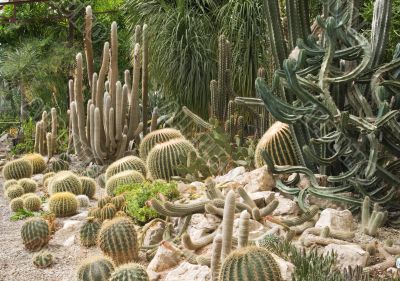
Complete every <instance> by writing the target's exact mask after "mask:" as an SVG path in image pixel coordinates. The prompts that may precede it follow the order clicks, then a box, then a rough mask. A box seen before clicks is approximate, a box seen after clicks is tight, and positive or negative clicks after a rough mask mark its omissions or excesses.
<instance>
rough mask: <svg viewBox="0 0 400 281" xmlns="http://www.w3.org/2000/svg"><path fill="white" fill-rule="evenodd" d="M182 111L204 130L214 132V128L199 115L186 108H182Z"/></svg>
mask: <svg viewBox="0 0 400 281" xmlns="http://www.w3.org/2000/svg"><path fill="white" fill-rule="evenodd" d="M182 111H183V112H184V113H185V114H186V116H188V117H189V118H191V119H192V120H193V122H194V123H195V124H196V125H198V126H199V127H201V128H204V129H206V130H212V129H213V126H212V125H211V124H210V123H208V122H207V121H205V120H203V119H202V118H201V117H200V116H198V115H197V114H195V113H193V112H192V111H190V110H189V108H187V107H186V106H184V107H182Z"/></svg>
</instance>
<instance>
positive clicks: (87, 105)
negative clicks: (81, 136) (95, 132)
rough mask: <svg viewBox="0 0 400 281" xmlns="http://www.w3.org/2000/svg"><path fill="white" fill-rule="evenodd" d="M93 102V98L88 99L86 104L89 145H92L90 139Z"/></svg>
mask: <svg viewBox="0 0 400 281" xmlns="http://www.w3.org/2000/svg"><path fill="white" fill-rule="evenodd" d="M91 104H92V100H88V102H87V104H86V128H85V130H86V139H87V140H88V146H89V147H91V145H90V139H91V135H90V132H91V129H90V126H91V125H90V105H91Z"/></svg>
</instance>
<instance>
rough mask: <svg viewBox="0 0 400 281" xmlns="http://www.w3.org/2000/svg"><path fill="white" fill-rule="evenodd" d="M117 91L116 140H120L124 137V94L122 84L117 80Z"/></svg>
mask: <svg viewBox="0 0 400 281" xmlns="http://www.w3.org/2000/svg"><path fill="white" fill-rule="evenodd" d="M116 86H117V87H116V92H115V95H116V97H115V100H116V104H115V140H116V141H119V140H120V139H121V138H122V126H123V120H122V118H123V116H122V114H123V96H122V84H121V82H120V81H118V82H117V85H116Z"/></svg>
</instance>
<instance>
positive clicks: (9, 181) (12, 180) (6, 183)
mask: <svg viewBox="0 0 400 281" xmlns="http://www.w3.org/2000/svg"><path fill="white" fill-rule="evenodd" d="M15 184H18V181H17V180H14V179H11V180H7V181H5V182H4V184H3V187H4V191H6V190H7V188H9V187H10V186H12V185H15Z"/></svg>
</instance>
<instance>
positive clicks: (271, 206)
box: [260, 199, 279, 217]
mask: <svg viewBox="0 0 400 281" xmlns="http://www.w3.org/2000/svg"><path fill="white" fill-rule="evenodd" d="M278 205H279V200H278V199H274V200H272V201H271V202H270V203H268V205H267V206H265V207H264V208H262V209H260V216H261V217H265V216H268V215H270V214H272V212H273V211H274V210H275V209H276V208H277V207H278Z"/></svg>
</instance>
